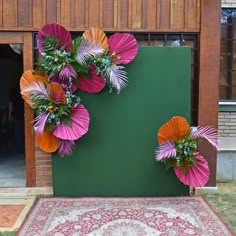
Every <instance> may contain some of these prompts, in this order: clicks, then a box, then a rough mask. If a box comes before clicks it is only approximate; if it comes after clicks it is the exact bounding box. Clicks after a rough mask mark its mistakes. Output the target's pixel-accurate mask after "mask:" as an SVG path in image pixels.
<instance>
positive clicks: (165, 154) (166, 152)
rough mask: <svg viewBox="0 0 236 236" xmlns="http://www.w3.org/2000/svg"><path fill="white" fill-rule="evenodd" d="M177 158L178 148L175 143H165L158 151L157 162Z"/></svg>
mask: <svg viewBox="0 0 236 236" xmlns="http://www.w3.org/2000/svg"><path fill="white" fill-rule="evenodd" d="M169 157H176V147H175V143H174V142H165V143H163V144H161V145H159V146H158V148H157V149H156V160H157V161H160V160H162V159H163V158H169Z"/></svg>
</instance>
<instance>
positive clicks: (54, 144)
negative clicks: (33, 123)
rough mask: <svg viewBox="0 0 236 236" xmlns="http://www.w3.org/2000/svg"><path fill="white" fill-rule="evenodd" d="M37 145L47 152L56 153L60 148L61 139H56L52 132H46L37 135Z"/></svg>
mask: <svg viewBox="0 0 236 236" xmlns="http://www.w3.org/2000/svg"><path fill="white" fill-rule="evenodd" d="M35 140H36V143H37V145H38V146H39V147H40V148H41V149H42V150H43V151H45V152H50V153H51V152H55V151H56V150H57V149H58V148H59V147H60V144H61V143H60V139H58V138H57V137H55V136H54V135H53V134H52V132H48V131H46V130H44V132H43V133H42V134H40V133H35Z"/></svg>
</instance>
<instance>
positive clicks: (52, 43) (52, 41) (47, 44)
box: [42, 36, 60, 53]
mask: <svg viewBox="0 0 236 236" xmlns="http://www.w3.org/2000/svg"><path fill="white" fill-rule="evenodd" d="M59 43H60V40H59V39H58V38H56V37H52V36H49V37H48V38H47V39H43V40H42V45H43V51H44V52H45V53H51V52H53V51H54V50H55V49H57V48H58V46H59Z"/></svg>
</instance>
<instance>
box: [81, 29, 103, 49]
mask: <svg viewBox="0 0 236 236" xmlns="http://www.w3.org/2000/svg"><path fill="white" fill-rule="evenodd" d="M83 37H84V38H85V39H86V40H88V41H91V42H93V43H99V44H101V46H102V47H103V49H107V48H108V44H107V36H106V34H105V33H104V32H103V30H101V29H99V28H91V29H89V30H86V31H85V32H84V33H83Z"/></svg>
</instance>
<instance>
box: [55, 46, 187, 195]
mask: <svg viewBox="0 0 236 236" xmlns="http://www.w3.org/2000/svg"><path fill="white" fill-rule="evenodd" d="M127 72H128V78H129V82H128V86H127V87H126V88H125V89H124V90H122V91H121V93H120V94H116V92H115V91H113V92H112V93H109V91H108V89H105V90H104V91H102V92H101V93H98V94H87V93H81V92H80V96H81V98H82V104H84V105H85V107H86V108H87V109H88V110H89V113H90V118H91V121H90V128H89V132H88V133H87V134H86V135H85V136H84V137H82V138H81V139H80V140H78V141H77V142H76V147H75V149H74V152H73V155H72V156H71V157H65V158H60V157H59V156H57V155H56V154H54V155H53V158H52V160H53V188H54V194H55V195H57V196H62V195H63V196H166V195H188V194H189V188H188V187H187V186H185V185H183V184H182V183H181V182H180V181H179V180H178V179H177V177H176V176H175V174H174V172H173V170H172V169H171V170H168V171H167V170H166V169H165V166H164V165H163V164H162V163H157V162H156V161H155V158H154V157H155V155H154V152H155V148H156V146H157V138H156V134H157V131H158V129H159V127H160V126H161V125H162V124H163V123H165V122H166V121H167V120H169V119H170V118H171V117H172V116H175V115H182V116H184V117H186V118H187V119H188V120H189V115H190V48H188V47H140V48H139V51H138V55H137V57H136V58H135V60H134V61H133V62H132V63H130V64H129V65H128V66H127Z"/></svg>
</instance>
